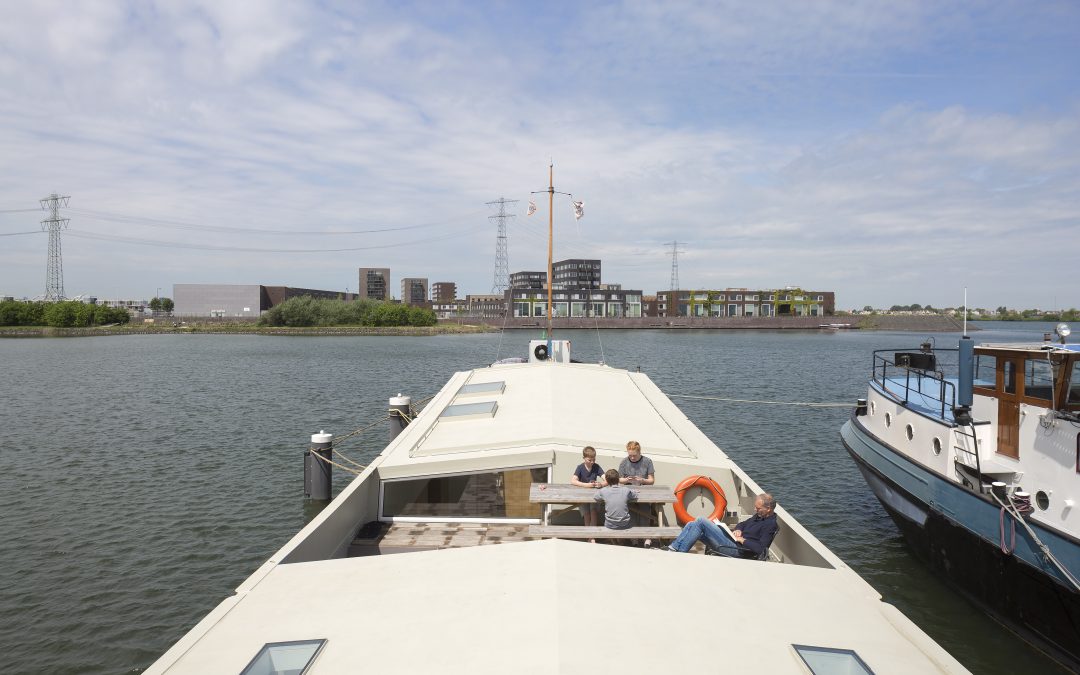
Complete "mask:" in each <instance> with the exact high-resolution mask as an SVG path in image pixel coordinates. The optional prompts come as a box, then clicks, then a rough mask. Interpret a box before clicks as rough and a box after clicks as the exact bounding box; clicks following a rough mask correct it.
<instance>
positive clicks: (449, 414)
mask: <svg viewBox="0 0 1080 675" xmlns="http://www.w3.org/2000/svg"><path fill="white" fill-rule="evenodd" d="M498 409H499V404H498V403H497V402H495V401H481V402H479V403H459V404H457V405H448V406H446V408H445V409H444V410H443V411H442V414H441V415H439V417H441V418H450V419H472V418H476V417H494V416H495V411H496V410H498Z"/></svg>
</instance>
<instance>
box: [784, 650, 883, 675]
mask: <svg viewBox="0 0 1080 675" xmlns="http://www.w3.org/2000/svg"><path fill="white" fill-rule="evenodd" d="M791 646H792V647H794V648H795V651H796V652H798V654H799V656H801V657H802V660H803V662H804V663H806V665H807V667H808V668H810V672H812V673H813V674H814V675H874V671H872V670H870V667H869V666H867V665H866V664H865V663H864V662H863V660H862V659H860V658H859V655H858V654H856V653H855V652H853V651H852V650H850V649H833V648H831V647H811V646H809V645H791Z"/></svg>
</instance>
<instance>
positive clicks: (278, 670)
mask: <svg viewBox="0 0 1080 675" xmlns="http://www.w3.org/2000/svg"><path fill="white" fill-rule="evenodd" d="M324 644H326V640H295V641H293V642H270V643H267V644H265V645H263V648H262V649H260V650H259V653H258V654H256V655H255V658H254V659H252V660H251V663H249V664H248V665H247V668H244V670H243V671H242V672H241V673H240V675H285V674H286V673H288V675H302V674H303V673H305V672H307V669H308V666H310V665H311V662H312V661H314V660H315V656H316V655H317V654H318V653H319V650H320V649H322V646H323V645H324Z"/></svg>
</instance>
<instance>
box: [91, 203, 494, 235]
mask: <svg viewBox="0 0 1080 675" xmlns="http://www.w3.org/2000/svg"><path fill="white" fill-rule="evenodd" d="M71 213H73V214H75V215H79V216H82V217H83V218H84V219H88V220H104V221H110V222H117V223H129V224H132V225H144V226H146V227H158V228H167V229H176V230H197V231H200V232H229V233H235V234H269V235H303V236H336V235H352V234H376V233H380V232H401V231H404V230H417V229H421V228H425V227H435V226H437V225H445V224H447V223H453V222H459V221H464V220H468V219H471V218H474V217H475V216H476V215H477V214H478V213H480V212H479V211H473V212H470V213H466V214H462V215H460V216H455V217H452V218H444V219H441V220H439V221H437V222H430V223H418V224H415V225H403V226H401V227H382V228H373V229H368V230H335V231H331V232H318V231H311V230H273V229H267V228H258V227H230V226H228V225H201V224H199V223H192V222H190V221H184V220H175V219H170V218H148V217H145V216H132V215H127V214H123V213H114V212H109V211H95V210H91V209H71Z"/></svg>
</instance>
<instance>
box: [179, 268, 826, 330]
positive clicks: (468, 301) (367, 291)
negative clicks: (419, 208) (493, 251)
mask: <svg viewBox="0 0 1080 675" xmlns="http://www.w3.org/2000/svg"><path fill="white" fill-rule="evenodd" d="M602 271H603V270H602V263H601V261H600V260H597V259H581V258H572V259H567V260H560V261H558V262H556V263H554V264H553V266H552V284H551V302H552V314H553V316H555V317H560V318H564V317H568V318H605V319H619V318H641V317H657V318H662V317H669V318H675V317H771V316H829V315H832V314H833V313H834V312H835V309H836V301H835V294H834V293H833V292H831V291H808V290H805V289H802V288H795V287H785V288H779V289H770V288H765V289H760V288H759V289H751V288H724V289H701V290H698V289H688V290H670V291H659V292H657V293H656V294H653V295H645V294H644V293H643V291H641V290H640V289H624V288H623V287H622V285H621V284H613V283H604V282H603V281H602V279H603V274H602ZM358 282H359V283H358V287H357V289H358V290H357V293H349V292H341V291H325V290H316V289H308V288H294V287H289V286H265V285H231V284H175V285H174V286H173V299H174V301H175V303H176V308H175V313H176V314H177V315H180V316H210V317H257V316H259V315H260V314H261V313H262V312H265V311H267V310H268V309H270V308H272V307H273V306H274V305H277V304H279V303H281V302H283V301H285V300H287V299H289V298H291V297H296V296H298V295H311V296H314V297H317V298H338V299H342V300H354V299H357V298H364V299H371V300H381V301H387V302H390V301H395V298H393V297H392V295H391V289H392V288H393V286H392V284H391V278H390V268H389V267H361V268H359V278H358ZM509 284H510V285H509V288H507V289H506V290H505V291H503V292H501V293H487V294H468V295H466V296H465V297H464V298H459V297H458V289H457V284H456V283H455V282H452V281H439V282H435V283H433V284H429V282H428V279H427V278H424V277H405V278H403V279H401V282H400V291H401V294H400V296H399V298H398V299H397V300H398V301H400V302H403V303H405V304H408V305H415V306H421V307H426V308H429V309H432V310H434V311H435V313H436V315H437V316H438V317H439V318H441V319H455V318H475V319H501V318H503V317H507V316H510V317H517V318H523V317H536V318H539V317H545V316H547V303H548V277H547V272H546V271H520V272H514V273H513V274H511V275H510V276H509Z"/></svg>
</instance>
